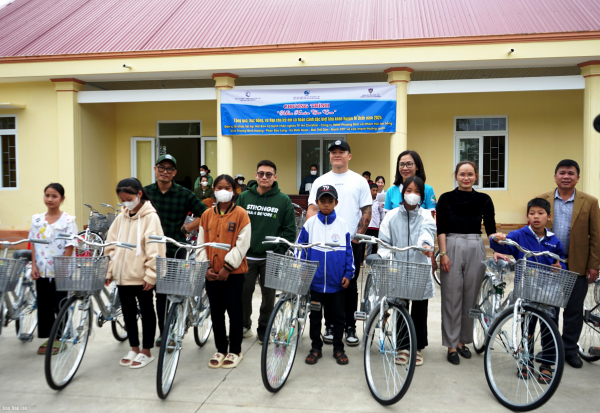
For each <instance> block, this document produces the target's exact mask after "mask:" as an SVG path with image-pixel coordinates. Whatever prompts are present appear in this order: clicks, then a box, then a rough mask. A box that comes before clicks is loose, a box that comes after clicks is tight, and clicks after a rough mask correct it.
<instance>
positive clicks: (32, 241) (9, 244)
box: [0, 238, 50, 247]
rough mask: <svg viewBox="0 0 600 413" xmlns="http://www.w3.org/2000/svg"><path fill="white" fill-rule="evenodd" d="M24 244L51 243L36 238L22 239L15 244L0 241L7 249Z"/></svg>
mask: <svg viewBox="0 0 600 413" xmlns="http://www.w3.org/2000/svg"><path fill="white" fill-rule="evenodd" d="M24 242H31V243H32V244H50V241H49V240H47V239H35V238H29V239H22V240H20V241H15V242H10V241H0V244H1V245H4V246H5V247H6V246H11V245H19V244H22V243H24Z"/></svg>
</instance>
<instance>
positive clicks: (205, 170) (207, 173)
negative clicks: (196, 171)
mask: <svg viewBox="0 0 600 413" xmlns="http://www.w3.org/2000/svg"><path fill="white" fill-rule="evenodd" d="M203 176H205V177H206V178H207V179H208V186H209V187H212V185H213V178H212V176H210V169H208V166H206V165H202V166H201V167H200V176H199V177H198V179H196V182H195V183H194V189H196V188H198V187H199V186H200V182H201V179H202V177H203Z"/></svg>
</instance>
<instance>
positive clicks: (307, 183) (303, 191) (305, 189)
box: [300, 165, 319, 195]
mask: <svg viewBox="0 0 600 413" xmlns="http://www.w3.org/2000/svg"><path fill="white" fill-rule="evenodd" d="M318 173H319V168H318V167H317V165H311V166H310V175H308V176H305V177H304V179H303V180H302V183H301V184H300V195H308V194H309V193H310V188H311V187H312V184H313V183H314V182H315V180H316V179H317V178H318V176H317V175H318Z"/></svg>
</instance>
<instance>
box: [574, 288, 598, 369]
mask: <svg viewBox="0 0 600 413" xmlns="http://www.w3.org/2000/svg"><path fill="white" fill-rule="evenodd" d="M583 313H584V314H583V328H582V329H581V334H580V336H579V342H578V343H577V345H578V347H579V350H578V351H579V356H580V357H581V358H582V359H584V360H585V361H587V362H594V361H598V360H600V282H595V283H594V284H590V285H589V286H588V292H587V295H586V297H585V302H584V303H583Z"/></svg>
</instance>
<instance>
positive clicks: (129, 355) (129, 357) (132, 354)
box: [119, 350, 138, 367]
mask: <svg viewBox="0 0 600 413" xmlns="http://www.w3.org/2000/svg"><path fill="white" fill-rule="evenodd" d="M137 355H138V353H136V352H135V351H132V350H129V353H127V354H126V355H125V356H124V357H123V358H122V359H121V361H119V365H120V366H123V367H129V366H131V363H133V360H134V359H135V357H136V356H137ZM123 360H129V361H127V362H124V361H123Z"/></svg>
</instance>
